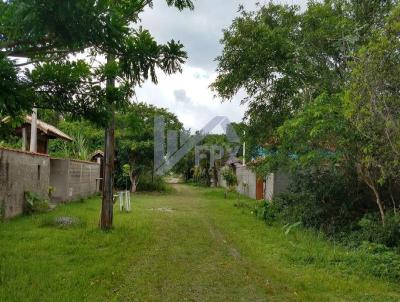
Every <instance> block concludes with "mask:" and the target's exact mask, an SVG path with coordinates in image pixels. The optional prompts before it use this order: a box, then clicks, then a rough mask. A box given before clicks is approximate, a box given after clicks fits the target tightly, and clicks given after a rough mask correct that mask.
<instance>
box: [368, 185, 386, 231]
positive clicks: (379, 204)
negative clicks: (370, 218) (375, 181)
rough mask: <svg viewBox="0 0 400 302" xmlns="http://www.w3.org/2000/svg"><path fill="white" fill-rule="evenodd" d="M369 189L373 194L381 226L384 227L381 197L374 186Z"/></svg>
mask: <svg viewBox="0 0 400 302" xmlns="http://www.w3.org/2000/svg"><path fill="white" fill-rule="evenodd" d="M370 188H371V190H372V191H373V192H374V195H375V198H376V204H377V205H378V208H379V213H380V214H381V220H382V225H383V226H385V210H384V209H383V204H382V200H381V196H380V194H379V192H378V190H377V189H376V188H375V186H374V185H372V186H370Z"/></svg>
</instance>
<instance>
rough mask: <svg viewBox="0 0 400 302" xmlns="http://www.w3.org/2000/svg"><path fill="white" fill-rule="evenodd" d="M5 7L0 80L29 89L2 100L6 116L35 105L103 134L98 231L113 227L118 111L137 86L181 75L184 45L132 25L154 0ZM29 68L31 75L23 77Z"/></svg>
mask: <svg viewBox="0 0 400 302" xmlns="http://www.w3.org/2000/svg"><path fill="white" fill-rule="evenodd" d="M0 3H1V4H0V5H1V7H0V8H1V9H0V12H1V13H0V49H1V55H0V62H1V63H0V68H1V70H0V75H1V76H2V77H4V79H7V83H8V84H7V87H6V88H7V89H8V90H9V91H10V90H11V91H12V90H16V88H15V87H27V89H26V90H21V91H22V92H21V93H18V94H14V96H13V97H8V96H7V97H5V98H4V97H3V98H2V99H1V100H0V101H1V106H0V108H2V110H3V112H1V114H4V113H7V114H10V113H11V114H15V113H16V112H17V111H18V109H20V110H21V109H28V108H29V107H32V106H33V105H34V106H37V107H46V108H54V109H57V110H59V111H69V112H72V113H73V114H74V115H75V116H78V117H81V116H82V115H84V116H86V117H89V118H91V119H93V120H95V121H97V122H100V123H101V124H102V125H104V126H105V127H106V132H105V169H104V192H103V203H102V214H101V227H102V228H103V229H108V228H111V227H112V221H113V170H114V167H113V165H114V158H113V157H114V130H115V125H114V124H115V123H114V116H115V110H116V108H121V107H123V106H124V105H125V104H127V103H128V101H129V98H130V97H131V96H132V95H133V94H134V89H135V87H136V86H137V85H140V84H142V83H143V81H145V80H147V79H151V80H152V81H153V82H155V83H156V82H157V75H156V68H159V69H160V70H162V71H164V72H165V73H167V74H171V73H174V72H177V71H180V70H181V64H182V63H183V62H184V60H185V58H186V53H185V52H184V51H183V46H182V44H180V43H179V42H178V43H177V42H175V41H173V40H172V41H170V42H168V43H166V44H165V45H160V44H157V43H156V41H155V40H154V39H153V38H152V36H151V35H150V33H149V32H148V31H147V30H144V29H142V28H141V27H137V26H135V25H136V24H137V23H138V21H139V15H140V13H141V12H143V10H144V9H145V8H146V7H148V6H151V5H152V1H151V0H133V1H111V0H100V1H97V0H96V1H95V0H89V1H87V0H75V1H65V2H62V3H58V2H54V1H48V0H36V1H30V0H14V1H7V2H3V1H2V2H0ZM167 3H168V5H170V6H175V7H177V8H178V9H180V10H182V9H184V8H193V4H192V2H191V1H190V0H167ZM78 54H80V55H82V56H84V57H86V59H85V60H83V59H78V58H77V56H76V55H78ZM13 57H20V58H23V59H24V62H22V63H21V62H16V61H14V60H13V59H12V58H13ZM95 62H96V64H94V63H95ZM27 64H31V65H32V64H33V65H34V68H33V70H32V71H30V70H25V72H24V75H23V76H18V75H19V74H20V73H21V71H20V67H21V66H23V65H27ZM22 79H27V81H28V85H25V84H24V82H23V80H22ZM1 82H3V78H1ZM26 95H33V96H34V97H32V98H26V97H25V96H26ZM16 97H18V99H15V98H16ZM29 100H30V101H29ZM32 100H35V101H34V103H33V101H32ZM16 104H18V105H16Z"/></svg>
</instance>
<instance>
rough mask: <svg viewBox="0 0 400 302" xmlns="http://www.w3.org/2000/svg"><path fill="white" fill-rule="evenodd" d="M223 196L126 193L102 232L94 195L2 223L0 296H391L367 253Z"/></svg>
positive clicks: (396, 293)
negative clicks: (281, 223) (126, 203)
mask: <svg viewBox="0 0 400 302" xmlns="http://www.w3.org/2000/svg"><path fill="white" fill-rule="evenodd" d="M223 196H224V192H223V191H222V190H218V189H205V188H194V187H188V186H183V185H180V186H177V190H176V191H175V192H173V193H170V194H154V193H153V194H138V195H134V196H133V198H132V205H133V212H132V213H119V212H118V211H116V213H115V228H114V229H113V230H112V231H110V232H106V233H105V232H102V231H100V230H99V229H98V218H99V208H100V199H99V198H93V199H89V200H87V201H85V202H83V203H73V204H69V205H64V206H60V207H59V208H58V209H56V210H55V211H53V212H51V213H47V214H41V215H33V216H30V217H20V218H17V219H14V220H11V221H7V222H5V223H2V224H0V301H399V300H400V289H399V288H398V283H395V282H391V281H390V280H387V279H385V278H377V277H375V276H374V274H373V273H371V272H369V271H368V269H367V266H368V264H367V263H363V261H364V259H367V258H366V257H367V256H366V254H363V253H361V252H360V251H351V250H346V249H344V248H342V247H338V246H334V245H333V244H332V243H330V242H327V241H326V240H325V239H324V238H323V237H322V236H318V235H316V234H314V233H312V232H307V231H304V230H301V229H297V228H295V229H293V230H292V231H291V232H290V233H289V234H288V235H285V234H284V232H283V230H282V229H281V227H277V226H266V225H265V223H263V222H262V221H260V220H256V219H254V217H252V216H251V215H249V214H248V211H247V210H246V211H240V210H238V209H237V208H235V207H234V204H235V203H236V198H237V197H236V195H230V196H229V197H228V199H224V197H223ZM167 210H168V211H167ZM243 212H245V213H243ZM57 217H72V218H76V221H77V223H76V224H72V225H71V227H59V224H57V223H54V221H55V219H56V218H57ZM357 257H359V259H358V262H357V261H348V259H356V258H357ZM343 259H345V260H343ZM346 259H347V260H346ZM367 261H368V259H367ZM369 263H370V262H369Z"/></svg>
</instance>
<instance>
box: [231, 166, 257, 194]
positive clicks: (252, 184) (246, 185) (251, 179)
mask: <svg viewBox="0 0 400 302" xmlns="http://www.w3.org/2000/svg"><path fill="white" fill-rule="evenodd" d="M236 177H237V180H238V186H237V191H238V192H239V193H240V194H242V195H246V196H248V197H250V198H253V199H256V185H257V177H256V174H255V173H254V172H253V171H251V170H250V169H248V168H247V167H246V166H237V167H236Z"/></svg>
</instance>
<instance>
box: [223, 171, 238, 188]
mask: <svg viewBox="0 0 400 302" xmlns="http://www.w3.org/2000/svg"><path fill="white" fill-rule="evenodd" d="M221 172H222V177H223V179H224V180H225V182H226V184H227V186H228V187H229V188H232V187H234V186H236V185H237V183H238V180H237V177H236V174H235V172H234V171H233V170H232V169H230V168H228V167H224V168H223V169H222V171H221Z"/></svg>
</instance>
